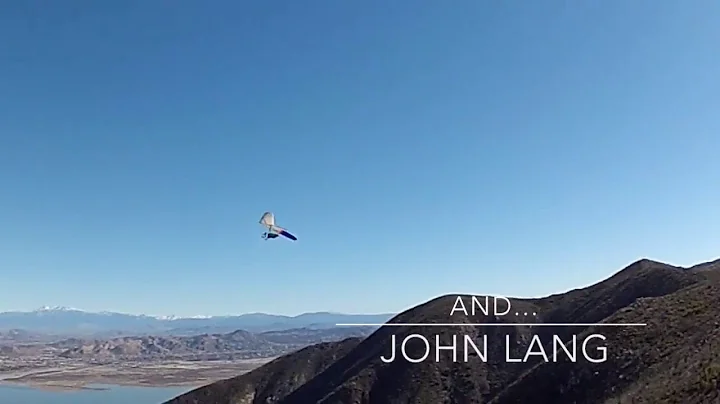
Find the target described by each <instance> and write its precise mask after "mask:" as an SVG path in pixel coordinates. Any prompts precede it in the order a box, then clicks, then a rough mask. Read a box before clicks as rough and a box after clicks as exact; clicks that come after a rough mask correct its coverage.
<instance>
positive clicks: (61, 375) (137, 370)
mask: <svg viewBox="0 0 720 404" xmlns="http://www.w3.org/2000/svg"><path fill="white" fill-rule="evenodd" d="M273 359H274V358H258V359H250V360H239V361H214V362H187V361H168V362H156V363H133V364H131V363H127V362H125V363H114V364H103V365H92V364H83V363H75V364H73V365H71V366H67V365H66V366H57V365H54V366H47V367H36V368H30V369H22V370H15V371H9V372H0V386H10V387H23V388H32V389H36V390H52V391H78V390H98V391H100V390H108V389H110V388H112V387H113V386H123V387H146V388H164V387H179V388H183V387H187V388H188V389H194V388H198V387H201V386H205V385H208V384H211V383H214V382H216V381H219V380H225V379H229V378H233V377H236V376H239V375H242V374H245V373H248V372H250V371H252V370H254V369H256V368H258V367H260V366H262V365H263V364H265V363H267V362H269V361H271V360H273ZM106 386H107V387H106Z"/></svg>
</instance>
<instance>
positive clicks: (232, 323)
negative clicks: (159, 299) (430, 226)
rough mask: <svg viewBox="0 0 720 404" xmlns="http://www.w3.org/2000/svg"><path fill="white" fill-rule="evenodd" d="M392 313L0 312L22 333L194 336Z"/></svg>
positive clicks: (6, 325) (1, 325) (330, 323)
mask: <svg viewBox="0 0 720 404" xmlns="http://www.w3.org/2000/svg"><path fill="white" fill-rule="evenodd" d="M393 316H394V314H392V313H391V314H341V313H329V312H320V313H304V314H300V315H298V316H282V315H274V314H265V313H251V314H241V315H237V316H213V317H191V318H178V317H154V316H147V315H133V314H123V313H112V312H99V313H94V312H87V311H83V310H79V309H73V308H68V307H43V308H41V309H38V310H35V311H30V312H3V313H0V332H2V331H5V332H7V331H10V330H23V331H24V332H33V333H43V334H53V335H102V336H113V335H115V336H121V335H136V334H153V335H195V334H203V333H228V332H233V331H235V330H238V329H240V330H245V331H251V332H265V331H281V330H287V329H294V328H310V329H326V328H332V327H335V324H338V323H384V322H386V321H387V320H388V319H390V318H392V317H393Z"/></svg>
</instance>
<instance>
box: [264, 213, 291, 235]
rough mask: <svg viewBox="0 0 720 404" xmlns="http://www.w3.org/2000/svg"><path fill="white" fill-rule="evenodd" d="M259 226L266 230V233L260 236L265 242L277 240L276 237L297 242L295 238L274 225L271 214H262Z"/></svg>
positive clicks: (273, 217) (273, 218)
mask: <svg viewBox="0 0 720 404" xmlns="http://www.w3.org/2000/svg"><path fill="white" fill-rule="evenodd" d="M260 224H261V225H263V226H265V227H266V228H267V231H266V232H265V233H263V234H262V238H263V239H265V240H267V239H272V238H277V237H278V236H283V237H287V238H289V239H290V240H293V241H296V240H297V237H295V236H293V235H292V234H290V232H288V231H287V230H285V229H283V228H282V227H280V226H276V225H275V216H274V215H273V214H272V212H265V213H263V215H262V217H261V218H260Z"/></svg>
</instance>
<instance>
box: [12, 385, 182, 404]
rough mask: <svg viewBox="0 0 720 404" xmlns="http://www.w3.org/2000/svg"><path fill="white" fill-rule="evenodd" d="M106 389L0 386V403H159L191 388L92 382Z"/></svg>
mask: <svg viewBox="0 0 720 404" xmlns="http://www.w3.org/2000/svg"><path fill="white" fill-rule="evenodd" d="M90 387H103V388H108V389H109V390H73V391H48V390H37V389H33V388H29V387H22V386H9V385H0V404H161V403H163V402H165V401H167V400H169V399H171V398H173V397H176V396H178V395H180V394H182V393H185V392H187V391H190V390H192V389H193V388H191V387H127V386H106V385H101V386H98V385H93V386H90Z"/></svg>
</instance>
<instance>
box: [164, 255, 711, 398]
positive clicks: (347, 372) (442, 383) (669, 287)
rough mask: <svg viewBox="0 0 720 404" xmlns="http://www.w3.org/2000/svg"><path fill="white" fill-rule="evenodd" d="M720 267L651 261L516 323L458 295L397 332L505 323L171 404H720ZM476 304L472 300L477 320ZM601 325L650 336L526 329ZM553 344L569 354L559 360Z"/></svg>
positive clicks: (208, 390)
mask: <svg viewBox="0 0 720 404" xmlns="http://www.w3.org/2000/svg"><path fill="white" fill-rule="evenodd" d="M714 268H715V267H714V264H713V263H708V264H703V265H701V266H696V267H693V268H692V269H683V268H678V267H674V266H670V265H666V264H662V263H658V262H653V261H649V260H641V261H638V262H636V263H633V264H632V265H630V266H628V267H627V268H625V269H623V270H622V271H620V272H618V273H617V274H615V275H614V276H612V277H610V278H609V279H607V280H605V281H602V282H600V283H598V284H596V285H593V286H590V287H587V288H584V289H578V290H573V291H570V292H567V293H564V294H559V295H553V296H549V297H546V298H543V299H513V300H512V302H511V311H510V312H509V313H508V314H507V315H493V313H489V314H488V315H485V314H483V313H479V312H478V313H476V315H469V316H465V315H464V314H463V313H459V312H456V313H455V314H453V315H452V316H450V313H451V311H452V309H453V307H454V306H455V304H456V299H457V296H443V297H439V298H436V299H433V300H431V301H429V302H427V303H425V304H422V305H420V306H417V307H415V308H413V309H410V310H408V311H406V312H404V313H401V314H400V315H398V316H396V317H395V318H393V319H392V320H391V321H390V322H391V323H455V324H468V323H504V324H505V325H504V326H492V327H491V326H482V325H480V326H476V325H465V326H456V327H409V326H398V327H390V326H384V327H382V328H380V329H379V330H377V331H376V332H374V333H373V334H372V335H370V336H369V337H367V338H366V339H364V340H362V341H360V340H358V339H348V340H345V341H342V342H337V343H329V344H321V345H316V346H312V347H308V348H306V349H304V350H302V351H299V352H296V353H293V354H290V355H287V356H284V357H282V358H280V359H277V360H276V361H274V362H272V363H270V364H268V365H266V366H263V367H261V368H259V369H257V370H255V371H253V372H250V373H248V374H246V375H243V376H239V377H237V378H234V379H230V380H226V381H222V382H218V383H214V384H211V385H209V386H206V387H202V388H200V389H197V390H194V391H192V392H189V393H187V394H185V395H183V396H180V397H178V398H176V399H174V400H171V401H169V402H168V404H260V403H263V404H268V403H276V404H310V403H324V404H353V403H356V404H366V403H367V404H370V403H373V404H375V403H378V404H381V403H382V404H384V403H388V404H406V403H407V404H411V403H413V404H438V403H454V404H470V403H478V404H479V403H494V404H506V403H507V404H509V403H528V402H532V403H548V404H553V403H598V404H600V403H625V402H627V403H631V402H632V403H648V404H650V403H658V402H664V403H675V402H676V403H713V402H719V400H720V395H719V394H718V390H719V389H720V315H718V314H717V308H718V307H720V281H718V280H717V279H718V278H717V277H716V276H713V274H714V273H715V269H714ZM470 301H471V299H470V298H469V297H465V298H464V302H465V303H466V304H465V306H466V308H467V309H468V311H469V310H470V307H471V305H470ZM504 311H505V310H504V308H502V307H501V312H504ZM515 313H517V315H516V314H515ZM526 313H527V314H526ZM596 322H606V323H647V326H644V327H642V326H637V327H597V326H595V327H584V326H574V327H550V326H547V327H541V326H533V327H530V326H525V325H514V324H517V323H596ZM411 334H420V335H422V336H424V337H425V338H426V339H427V340H429V342H430V356H429V357H428V358H427V359H426V360H424V361H422V362H420V363H410V362H409V361H408V360H406V359H404V358H402V357H400V354H401V353H400V348H399V345H400V344H401V342H402V341H403V340H404V339H405V338H407V337H408V336H410V335H411ZM592 334H601V335H603V336H604V337H606V340H605V341H602V340H600V339H599V338H593V339H587V341H588V344H587V346H586V349H585V350H583V349H582V346H583V342H584V341H586V338H587V337H588V336H590V335H592ZM466 336H469V337H470V338H471V339H472V341H474V342H475V344H476V346H477V347H478V348H479V351H480V355H479V354H478V352H477V351H476V350H475V349H474V347H473V346H472V345H468V346H465V344H464V342H465V341H466V340H465V338H466ZM393 337H394V338H395V340H396V341H397V342H396V345H398V348H397V352H396V354H397V356H398V357H397V358H396V360H395V361H393V362H391V363H385V362H384V361H383V360H382V359H381V356H386V357H387V356H390V352H391V348H392V346H393V344H392V341H393ZM454 338H455V339H456V340H457V354H458V357H457V360H455V361H454V360H453V357H452V352H449V351H440V352H439V355H438V358H436V357H435V356H436V350H435V346H436V342H438V341H439V343H440V344H441V345H443V346H448V345H452V342H453V339H454ZM483 338H486V341H487V349H486V350H484V349H483V347H484V346H483ZM573 338H574V339H575V340H576V341H577V346H576V348H577V351H576V361H575V363H572V362H571V361H570V360H569V359H568V355H566V354H565V353H564V352H563V351H562V350H560V347H559V345H558V344H557V342H561V343H564V346H565V347H567V348H568V349H569V350H570V351H572V349H571V348H572V347H571V342H572V341H573ZM553 341H555V342H556V344H555V345H554V347H555V348H556V350H557V352H559V354H558V355H557V358H556V360H555V358H554V357H553V353H554V352H555V350H554V349H553ZM541 346H544V347H545V349H544V351H545V353H546V354H547V356H548V360H545V359H544V358H542V357H541V356H540V355H533V356H528V357H527V360H519V359H522V358H524V357H525V356H526V354H527V352H528V351H529V350H530V351H532V352H535V353H537V352H538V351H539V350H540V349H541V348H540V347H541ZM602 347H607V351H606V352H607V353H606V360H605V361H604V362H601V363H593V362H592V361H591V360H596V359H602V350H601V348H602ZM425 351H426V347H425V344H424V342H422V340H421V339H419V338H414V337H411V339H410V342H408V343H407V346H406V353H407V356H409V357H410V358H419V357H422V356H423V355H424V353H425ZM583 353H584V354H585V355H586V356H583ZM466 355H467V358H466V357H465V356H466ZM436 359H437V360H436ZM508 359H518V361H516V362H509V361H508Z"/></svg>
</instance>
